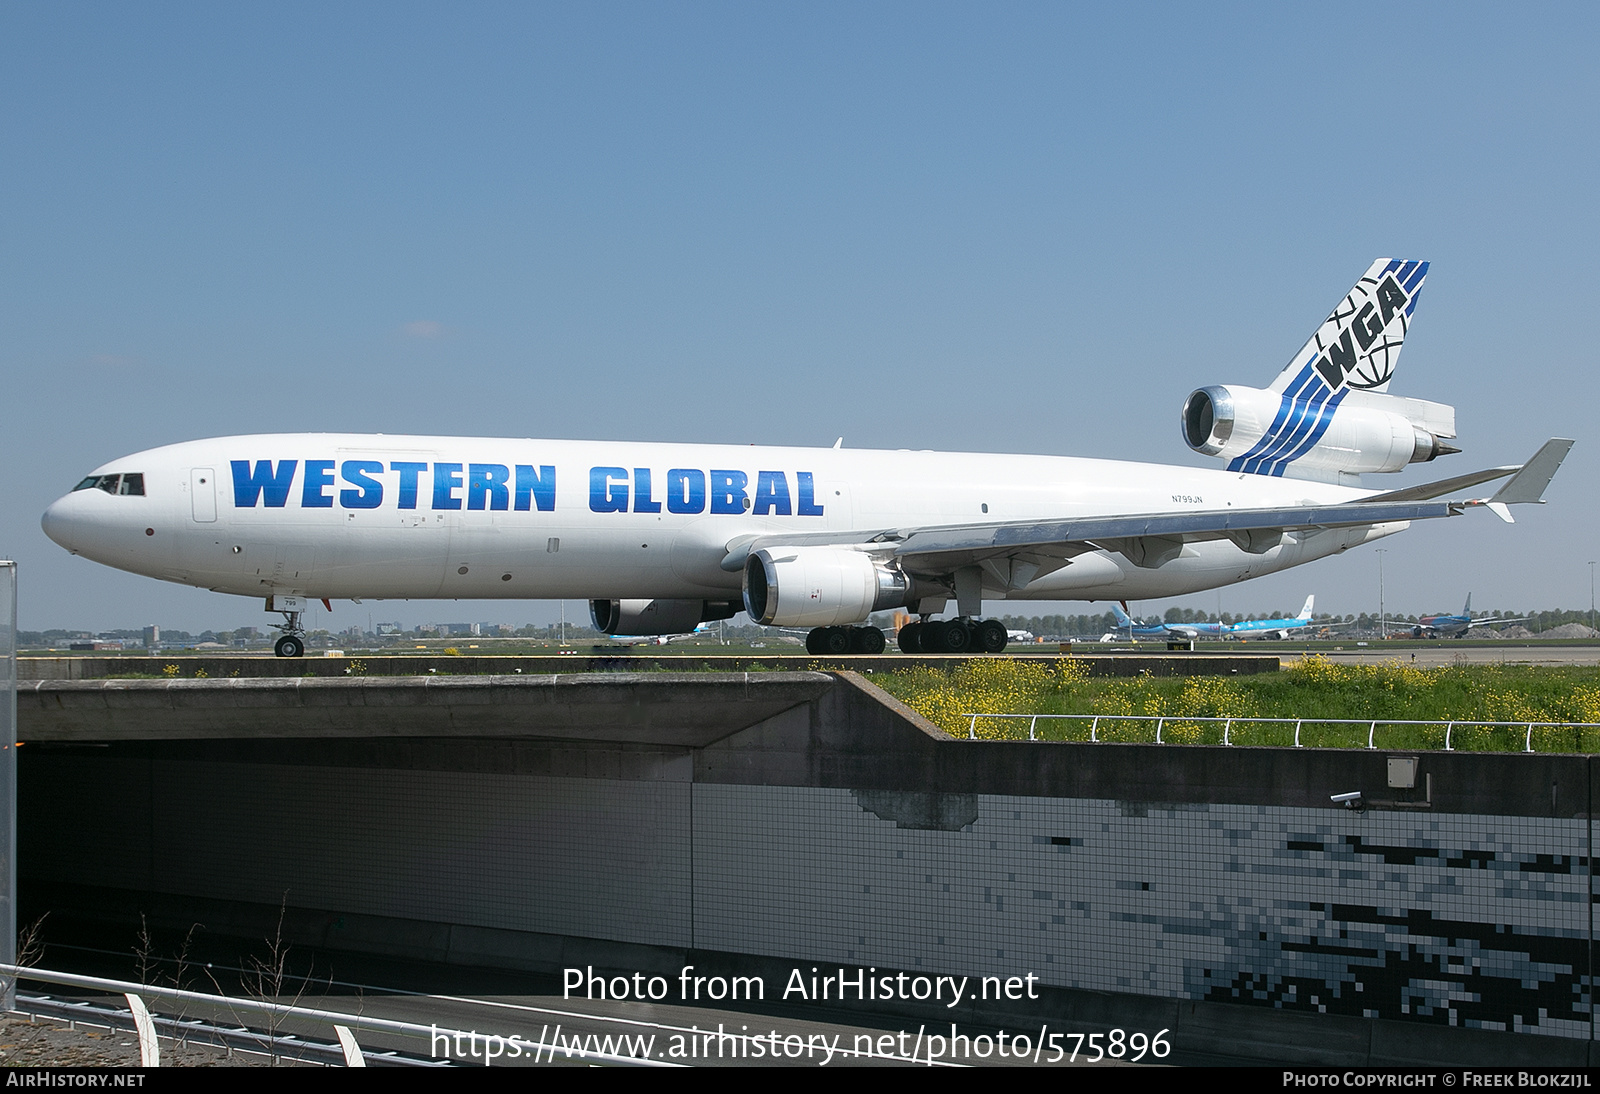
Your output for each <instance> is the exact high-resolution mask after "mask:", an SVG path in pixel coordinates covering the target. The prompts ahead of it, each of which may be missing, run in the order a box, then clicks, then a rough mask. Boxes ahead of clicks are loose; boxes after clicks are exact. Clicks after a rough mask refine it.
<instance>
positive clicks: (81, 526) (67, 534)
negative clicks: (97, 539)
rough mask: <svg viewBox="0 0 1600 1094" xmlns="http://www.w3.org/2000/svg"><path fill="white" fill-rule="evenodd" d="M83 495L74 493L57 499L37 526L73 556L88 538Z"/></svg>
mask: <svg viewBox="0 0 1600 1094" xmlns="http://www.w3.org/2000/svg"><path fill="white" fill-rule="evenodd" d="M84 493H86V491H75V492H74V493H71V494H67V495H65V496H63V497H60V498H57V499H56V500H55V501H54V502H52V503H51V504H50V507H49V508H48V509H46V510H45V511H44V516H42V517H40V518H39V526H40V527H41V528H43V529H44V534H45V535H47V536H49V537H50V538H51V539H52V540H54V541H55V542H56V543H58V544H60V545H61V546H62V547H65V548H66V549H67V550H69V551H71V552H72V553H73V554H78V553H79V552H80V551H82V550H83V549H84V547H85V545H86V543H87V541H88V539H89V536H90V527H91V526H90V521H89V515H88V513H86V512H85V510H86V508H87V506H86V505H85V504H84V499H83V497H82V495H83V494H84Z"/></svg>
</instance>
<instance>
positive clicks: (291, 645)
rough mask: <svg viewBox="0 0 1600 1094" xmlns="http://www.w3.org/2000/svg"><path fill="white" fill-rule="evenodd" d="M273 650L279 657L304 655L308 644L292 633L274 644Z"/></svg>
mask: <svg viewBox="0 0 1600 1094" xmlns="http://www.w3.org/2000/svg"><path fill="white" fill-rule="evenodd" d="M272 652H273V653H275V654H277V655H278V656H279V657H304V656H305V653H306V644H305V643H304V642H302V641H300V639H298V638H296V637H295V636H294V635H292V634H286V635H284V636H283V637H282V638H280V639H278V640H277V641H276V642H274V643H273V644H272Z"/></svg>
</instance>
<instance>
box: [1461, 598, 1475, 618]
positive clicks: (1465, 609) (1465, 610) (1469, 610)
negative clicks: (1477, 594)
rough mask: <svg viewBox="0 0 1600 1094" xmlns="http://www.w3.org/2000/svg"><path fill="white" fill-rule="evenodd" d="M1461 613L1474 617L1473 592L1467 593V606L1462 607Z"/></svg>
mask: <svg viewBox="0 0 1600 1094" xmlns="http://www.w3.org/2000/svg"><path fill="white" fill-rule="evenodd" d="M1461 614H1462V615H1464V616H1466V617H1467V618H1468V619H1471V618H1472V594H1471V593H1468V594H1467V603H1466V606H1465V607H1463V608H1462V609H1461Z"/></svg>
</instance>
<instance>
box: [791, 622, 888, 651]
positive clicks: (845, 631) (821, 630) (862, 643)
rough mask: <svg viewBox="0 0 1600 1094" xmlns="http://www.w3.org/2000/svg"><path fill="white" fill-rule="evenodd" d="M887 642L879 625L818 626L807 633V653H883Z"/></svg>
mask: <svg viewBox="0 0 1600 1094" xmlns="http://www.w3.org/2000/svg"><path fill="white" fill-rule="evenodd" d="M886 644H887V643H885V642H884V640H883V632H882V631H880V630H879V629H878V628H877V627H818V628H817V629H816V630H814V631H812V632H811V633H810V634H808V635H806V652H807V653H825V654H832V655H833V656H838V655H839V654H842V653H882V652H883V647H884V646H885V645H886Z"/></svg>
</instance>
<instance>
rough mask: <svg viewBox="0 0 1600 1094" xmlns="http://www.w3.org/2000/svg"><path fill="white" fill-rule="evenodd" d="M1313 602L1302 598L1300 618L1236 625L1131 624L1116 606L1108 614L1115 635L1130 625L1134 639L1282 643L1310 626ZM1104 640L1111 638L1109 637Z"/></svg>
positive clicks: (1113, 605) (1255, 620)
mask: <svg viewBox="0 0 1600 1094" xmlns="http://www.w3.org/2000/svg"><path fill="white" fill-rule="evenodd" d="M1316 600H1317V598H1316V595H1315V594H1313V595H1311V596H1308V597H1306V603H1305V607H1303V608H1301V609H1300V614H1299V615H1297V616H1295V617H1293V618H1292V619H1242V620H1240V621H1239V622H1237V623H1152V624H1143V623H1135V622H1134V621H1133V620H1132V619H1131V618H1129V616H1128V613H1127V611H1126V609H1124V608H1123V607H1122V605H1120V604H1116V603H1113V604H1112V605H1111V612H1112V614H1113V615H1115V616H1116V618H1117V626H1118V627H1119V628H1120V630H1119V632H1118V634H1119V635H1120V634H1121V633H1127V632H1128V631H1129V629H1130V625H1131V630H1132V635H1133V637H1134V638H1154V639H1158V640H1165V639H1170V638H1176V639H1180V640H1192V639H1195V638H1199V637H1201V636H1206V637H1211V638H1278V639H1286V638H1288V637H1289V636H1290V634H1291V633H1292V632H1294V631H1298V630H1303V629H1304V628H1306V627H1309V626H1311V625H1312V621H1311V608H1312V605H1313V604H1315V603H1316ZM1106 637H1107V638H1111V637H1113V635H1107V636H1106Z"/></svg>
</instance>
